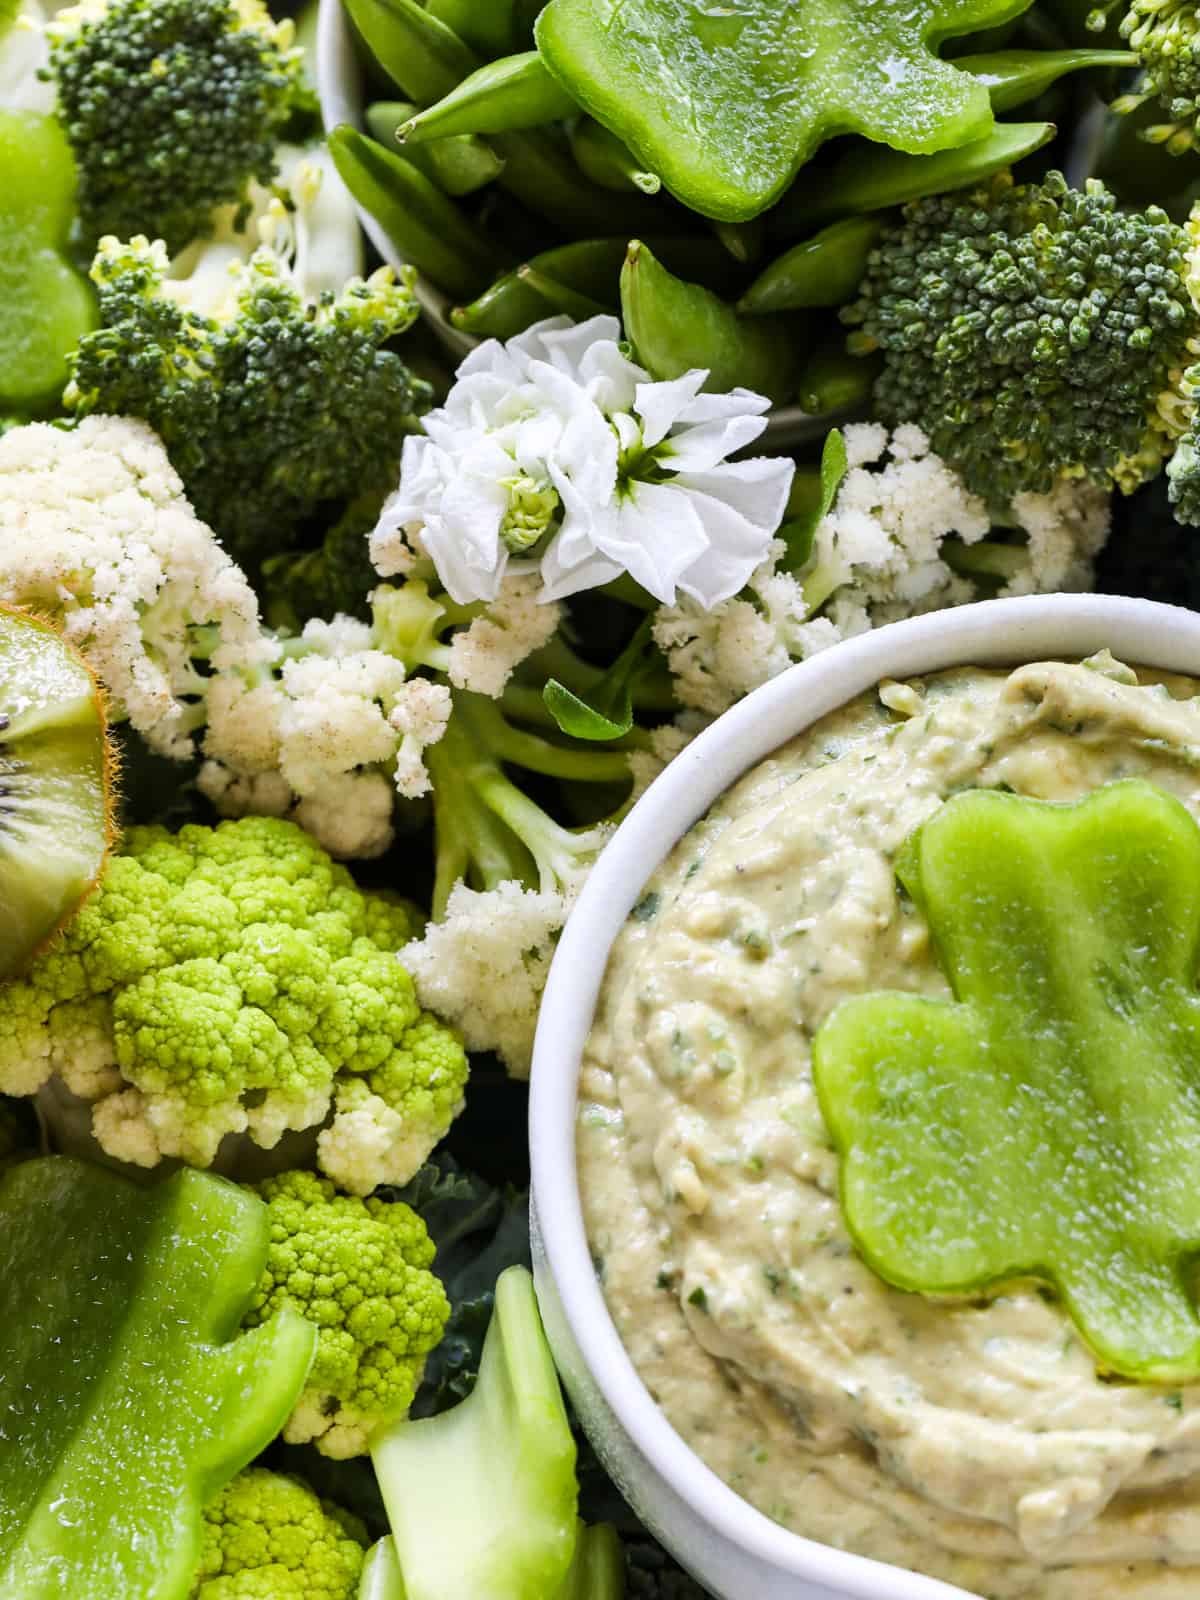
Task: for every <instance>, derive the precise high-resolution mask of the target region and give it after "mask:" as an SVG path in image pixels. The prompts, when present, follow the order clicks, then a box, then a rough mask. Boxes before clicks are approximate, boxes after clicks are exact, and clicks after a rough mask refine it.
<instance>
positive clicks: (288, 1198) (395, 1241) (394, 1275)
mask: <svg viewBox="0 0 1200 1600" xmlns="http://www.w3.org/2000/svg"><path fill="white" fill-rule="evenodd" d="M257 1192H258V1194H259V1195H260V1196H261V1197H262V1198H263V1200H265V1201H266V1203H267V1212H268V1217H269V1226H270V1235H271V1244H270V1249H269V1252H268V1255H267V1266H266V1270H265V1272H264V1273H263V1278H262V1282H261V1283H260V1284H259V1288H258V1294H257V1297H256V1299H255V1302H254V1305H253V1306H252V1308H251V1310H250V1312H249V1314H248V1316H247V1318H246V1324H247V1326H249V1327H256V1326H257V1325H258V1324H259V1323H261V1322H265V1321H266V1320H267V1318H268V1317H270V1316H272V1315H274V1313H275V1312H277V1311H280V1310H282V1308H283V1307H284V1306H292V1307H293V1308H294V1309H295V1310H297V1311H299V1312H300V1314H301V1315H302V1316H304V1317H307V1319H308V1320H309V1322H311V1323H313V1324H314V1325H315V1326H316V1328H317V1329H318V1341H317V1354H316V1359H315V1360H314V1362H313V1366H312V1371H311V1372H310V1373H309V1375H308V1383H307V1385H306V1387H305V1389H304V1392H303V1393H302V1394H301V1396H300V1399H299V1401H298V1402H297V1405H296V1409H295V1410H294V1411H293V1413H292V1416H291V1418H290V1420H289V1421H288V1424H287V1426H286V1428H285V1429H284V1432H283V1436H284V1438H285V1439H286V1440H287V1441H288V1442H289V1443H290V1444H307V1443H312V1444H315V1445H316V1447H317V1449H318V1450H320V1451H321V1453H322V1454H323V1455H327V1456H333V1457H335V1458H339V1459H340V1458H344V1457H346V1456H355V1455H362V1454H364V1452H365V1451H366V1449H367V1440H368V1436H369V1435H370V1433H371V1430H372V1429H373V1428H375V1427H377V1426H379V1425H380V1424H382V1423H387V1422H394V1421H396V1419H397V1418H399V1417H403V1416H406V1415H407V1413H408V1408H409V1406H410V1405H411V1404H412V1401H413V1396H414V1395H415V1394H416V1391H417V1385H418V1384H419V1383H420V1381H421V1373H422V1370H423V1368H424V1365H425V1356H426V1353H427V1352H428V1351H430V1350H432V1349H433V1347H434V1346H435V1345H436V1344H437V1342H438V1340H439V1339H440V1338H441V1336H442V1331H443V1329H444V1328H445V1326H446V1319H447V1317H448V1316H449V1315H450V1303H449V1301H448V1300H447V1298H446V1293H445V1290H444V1289H443V1288H442V1285H441V1283H440V1282H439V1281H438V1279H437V1278H436V1277H434V1275H433V1273H432V1272H431V1271H430V1270H429V1269H430V1267H431V1265H432V1263H433V1257H434V1245H433V1242H432V1240H431V1239H430V1237H429V1234H428V1233H427V1232H426V1229H425V1224H424V1223H423V1222H422V1220H421V1218H420V1217H419V1216H418V1215H417V1213H416V1212H415V1211H414V1210H413V1209H412V1207H411V1206H407V1205H405V1204H404V1203H403V1202H402V1201H398V1200H397V1201H389V1200H382V1199H375V1198H368V1199H365V1200H364V1199H361V1198H359V1197H357V1196H354V1195H346V1194H339V1193H338V1192H337V1190H336V1189H335V1188H334V1186H333V1184H332V1183H330V1182H328V1181H327V1180H326V1179H324V1178H320V1177H318V1176H317V1174H316V1173H313V1172H285V1173H281V1174H279V1175H278V1176H276V1177H273V1178H268V1179H266V1181H265V1182H263V1183H261V1184H259V1185H258V1186H257Z"/></svg>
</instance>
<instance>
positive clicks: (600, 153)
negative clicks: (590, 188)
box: [570, 117, 662, 194]
mask: <svg viewBox="0 0 1200 1600" xmlns="http://www.w3.org/2000/svg"><path fill="white" fill-rule="evenodd" d="M570 140H571V154H572V155H573V156H574V157H575V160H576V162H577V163H578V166H579V170H580V171H581V172H582V173H584V175H585V176H586V177H589V178H590V179H591V180H592V182H593V183H598V184H599V185H600V187H601V188H602V189H616V190H628V189H640V190H641V191H642V193H643V194H657V193H658V191H659V190H660V189H661V188H662V179H661V178H660V177H659V176H658V174H657V173H656V172H646V171H644V170H643V169H642V167H641V166H639V164H638V162H637V159H636V157H635V156H634V154H633V151H632V150H630V148H629V146H628V145H626V144H622V143H621V141H620V139H618V138H617V136H616V134H615V133H609V131H608V129H607V128H602V127H601V126H600V124H599V123H598V122H596V121H594V120H593V119H592V118H591V117H579V118H578V119H577V120H576V121H575V122H574V123H573V124H572V126H571V130H570Z"/></svg>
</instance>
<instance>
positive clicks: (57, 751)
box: [0, 607, 113, 979]
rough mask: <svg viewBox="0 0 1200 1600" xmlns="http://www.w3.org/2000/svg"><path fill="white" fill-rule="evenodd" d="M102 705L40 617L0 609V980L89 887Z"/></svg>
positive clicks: (106, 753) (105, 816) (102, 748)
mask: <svg viewBox="0 0 1200 1600" xmlns="http://www.w3.org/2000/svg"><path fill="white" fill-rule="evenodd" d="M112 810H113V792H112V757H111V754H110V750H109V743H108V731H107V726H106V721H105V715H104V706H103V702H102V699H101V696H100V691H99V689H98V688H97V685H96V682H95V679H94V678H93V677H92V675H91V673H90V671H89V670H88V668H87V666H86V664H85V662H84V660H83V657H82V656H80V655H79V653H78V651H76V650H75V649H74V647H73V646H71V645H70V644H68V643H67V641H66V640H65V639H64V638H63V637H62V636H61V634H59V633H58V632H57V631H56V630H55V629H54V628H53V627H52V626H51V625H50V624H49V623H47V622H43V621H42V620H41V619H40V618H37V617H31V616H27V615H26V614H25V613H23V612H19V611H11V610H7V609H5V608H3V607H0V979H3V978H7V977H11V976H12V975H13V974H14V973H17V972H20V971H21V969H22V968H23V967H24V966H25V965H26V964H27V963H28V962H29V961H30V959H31V958H32V957H33V956H34V955H35V954H36V953H37V951H38V950H39V949H40V947H41V946H42V945H44V944H45V943H46V941H47V940H48V939H49V938H51V937H52V936H53V934H54V933H55V931H56V930H57V929H58V928H60V927H61V926H62V924H63V923H64V922H65V921H66V920H67V918H68V917H70V915H71V914H72V912H73V911H75V909H76V908H77V907H78V906H79V905H80V904H81V903H82V901H83V900H84V899H85V897H86V896H87V894H88V893H89V892H90V890H91V889H92V887H93V886H94V884H95V883H96V880H97V879H98V878H99V876H100V873H101V871H102V870H103V868H104V860H105V857H106V855H107V854H108V848H109V845H110V843H111V840H112Z"/></svg>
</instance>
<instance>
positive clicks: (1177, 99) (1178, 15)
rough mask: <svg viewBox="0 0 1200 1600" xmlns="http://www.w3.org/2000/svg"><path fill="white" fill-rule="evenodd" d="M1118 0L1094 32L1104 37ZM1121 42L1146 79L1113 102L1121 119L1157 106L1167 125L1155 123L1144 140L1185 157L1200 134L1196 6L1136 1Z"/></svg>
mask: <svg viewBox="0 0 1200 1600" xmlns="http://www.w3.org/2000/svg"><path fill="white" fill-rule="evenodd" d="M1116 7H1117V0H1106V3H1105V4H1103V5H1099V6H1097V7H1096V9H1095V10H1094V11H1092V12H1091V13H1090V14H1089V16H1088V19H1087V23H1088V27H1089V28H1091V29H1092V30H1093V31H1094V32H1097V33H1099V32H1102V31H1103V30H1104V28H1106V27H1107V25H1108V18H1109V14H1110V13H1111V12H1112V11H1114V10H1115V9H1116ZM1121 36H1122V38H1124V39H1126V40H1128V43H1129V48H1130V49H1131V50H1133V51H1135V52H1136V54H1137V57H1138V60H1139V62H1140V63H1141V67H1142V74H1141V78H1140V79H1139V81H1138V83H1137V86H1136V88H1135V89H1134V90H1133V92H1132V93H1130V94H1123V95H1121V96H1120V97H1119V98H1118V99H1117V100H1115V101H1114V102H1113V107H1112V109H1113V110H1114V111H1116V112H1117V113H1118V114H1120V115H1125V114H1127V113H1129V112H1131V111H1136V110H1137V109H1138V108H1139V107H1140V106H1143V105H1145V104H1146V103H1147V102H1148V101H1157V103H1158V106H1159V108H1160V109H1161V112H1162V116H1163V120H1162V121H1160V122H1150V123H1148V124H1147V125H1146V126H1145V127H1143V128H1141V129H1140V130H1139V137H1141V138H1143V139H1145V140H1146V141H1147V142H1148V143H1150V144H1160V145H1164V146H1165V147H1166V149H1167V151H1168V153H1169V154H1170V155H1173V156H1178V155H1182V154H1183V152H1184V151H1185V150H1190V149H1191V148H1192V146H1193V145H1194V144H1195V143H1196V138H1197V133H1198V131H1200V19H1198V18H1197V14H1196V4H1195V0H1131V3H1130V5H1129V9H1128V10H1127V11H1126V13H1125V15H1124V16H1123V17H1122V18H1121Z"/></svg>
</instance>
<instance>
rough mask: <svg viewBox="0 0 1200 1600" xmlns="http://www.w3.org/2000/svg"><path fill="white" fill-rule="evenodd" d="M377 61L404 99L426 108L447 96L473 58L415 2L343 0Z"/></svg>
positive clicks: (472, 67)
mask: <svg viewBox="0 0 1200 1600" xmlns="http://www.w3.org/2000/svg"><path fill="white" fill-rule="evenodd" d="M344 4H345V7H346V10H347V12H348V13H349V15H350V20H351V21H352V22H353V23H354V26H355V27H356V28H357V29H358V32H359V34H360V35H361V37H362V41H363V43H364V44H365V45H366V47H367V49H368V50H369V51H370V52H371V54H372V55H373V56H374V57H375V59H376V61H378V63H379V65H380V66H381V67H382V68H383V70H384V71H385V72H386V73H387V75H388V77H389V78H391V80H392V81H393V83H396V84H398V85H399V87H400V89H401V90H402V91H403V93H404V94H405V96H406V97H407V98H408V99H409V100H415V101H416V102H417V104H418V105H422V106H427V105H429V104H431V102H432V101H434V100H440V99H441V97H442V96H443V95H444V94H449V93H450V91H451V89H453V88H454V86H455V84H457V83H459V82H461V81H462V79H463V78H465V77H466V76H467V74H468V73H469V72H474V70H475V68H476V67H477V66H478V65H479V58H478V56H477V55H476V54H475V52H474V51H473V50H472V49H471V48H470V46H469V45H466V44H464V43H463V41H462V40H461V39H460V38H459V36H458V35H457V34H456V33H455V32H454V30H453V28H448V27H447V26H446V24H445V23H444V22H439V21H438V19H437V18H436V17H435V16H433V15H432V14H431V13H430V12H428V11H426V10H425V8H424V7H423V6H421V5H418V4H417V0H344Z"/></svg>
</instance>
